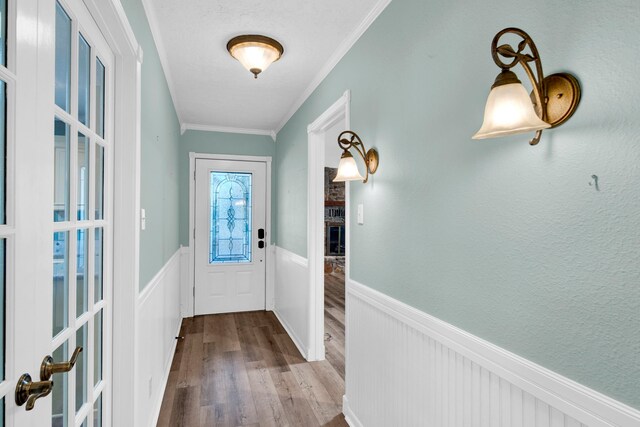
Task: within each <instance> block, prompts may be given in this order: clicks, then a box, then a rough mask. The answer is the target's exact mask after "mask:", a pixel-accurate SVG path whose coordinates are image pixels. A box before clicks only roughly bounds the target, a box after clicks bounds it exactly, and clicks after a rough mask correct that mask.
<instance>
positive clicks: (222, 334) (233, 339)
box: [203, 314, 240, 352]
mask: <svg viewBox="0 0 640 427" xmlns="http://www.w3.org/2000/svg"><path fill="white" fill-rule="evenodd" d="M204 326H205V327H204V337H203V340H204V342H205V343H208V342H216V343H218V344H219V346H218V348H219V350H220V351H222V352H225V351H238V350H240V340H239V339H238V330H237V328H236V321H235V316H234V315H233V314H216V315H212V316H205V319H204Z"/></svg>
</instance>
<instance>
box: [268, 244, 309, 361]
mask: <svg viewBox="0 0 640 427" xmlns="http://www.w3.org/2000/svg"><path fill="white" fill-rule="evenodd" d="M275 270H276V271H275V292H274V309H273V312H274V313H275V315H276V316H277V317H278V320H280V323H282V326H284V328H285V329H286V331H287V333H288V334H289V336H290V337H291V339H292V340H293V342H294V343H295V345H296V347H298V350H300V353H302V355H303V356H304V357H305V359H306V358H307V357H308V355H309V343H310V341H309V340H310V338H311V337H310V333H309V312H310V307H309V295H310V294H309V263H308V261H307V259H306V258H303V257H301V256H300V255H297V254H294V253H293V252H289V251H288V250H286V249H283V248H281V247H279V246H278V247H276V268H275Z"/></svg>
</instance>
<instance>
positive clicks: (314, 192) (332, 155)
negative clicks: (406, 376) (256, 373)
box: [307, 91, 350, 379]
mask: <svg viewBox="0 0 640 427" xmlns="http://www.w3.org/2000/svg"><path fill="white" fill-rule="evenodd" d="M349 103H350V92H349V91H347V92H345V93H344V95H343V96H342V97H340V99H338V100H337V101H336V102H335V103H334V104H333V105H332V106H331V107H329V109H328V110H327V111H325V112H324V113H323V114H322V115H320V117H318V119H316V120H315V121H314V122H313V123H312V124H311V125H309V127H308V129H307V130H308V133H309V147H308V149H309V159H308V167H309V169H308V174H309V218H308V224H309V234H308V244H309V247H308V256H309V275H310V277H309V283H310V285H311V292H310V295H311V297H310V298H311V300H310V305H309V306H310V322H309V325H310V331H309V332H310V334H309V335H310V337H311V342H310V348H309V360H324V359H326V360H327V361H328V362H329V363H330V364H331V365H332V366H333V367H334V368H335V370H336V371H337V372H338V373H339V374H340V376H342V378H343V379H344V374H345V373H344V366H345V336H346V333H345V332H346V331H345V316H344V313H345V288H346V286H345V284H346V278H348V277H349V221H348V218H349V183H348V182H347V183H334V182H333V179H334V178H335V175H336V173H337V167H338V162H339V160H340V156H341V154H342V150H341V149H340V147H339V146H338V142H337V138H338V135H339V134H340V133H341V132H342V131H344V130H346V129H349V127H350V117H349Z"/></svg>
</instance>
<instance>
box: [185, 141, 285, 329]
mask: <svg viewBox="0 0 640 427" xmlns="http://www.w3.org/2000/svg"><path fill="white" fill-rule="evenodd" d="M196 159H205V160H231V161H238V162H261V163H265V164H266V165H267V194H266V198H267V200H266V205H265V210H266V216H267V218H266V232H267V238H266V239H265V243H266V247H265V256H266V266H265V268H266V276H265V281H266V283H265V310H267V311H273V307H274V301H275V299H274V292H275V271H274V270H275V264H274V259H275V257H274V256H273V253H272V252H273V251H272V248H271V247H272V245H271V161H272V158H271V156H240V155H238V156H236V155H228V154H209V153H196V152H193V151H192V152H190V153H189V277H188V280H187V282H186V286H184V287H183V289H182V290H181V292H180V295H181V298H180V312H181V314H182V317H193V316H194V315H195V301H194V298H195V286H196V275H195V252H194V251H195V239H194V237H195V232H196V228H195V227H196V226H195V224H196V222H195V215H196V207H195V202H196V175H195V174H196Z"/></svg>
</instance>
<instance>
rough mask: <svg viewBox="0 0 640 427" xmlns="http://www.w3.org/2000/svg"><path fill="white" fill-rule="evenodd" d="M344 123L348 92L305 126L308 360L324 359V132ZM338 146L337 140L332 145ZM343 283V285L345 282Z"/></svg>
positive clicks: (347, 122) (347, 229)
mask: <svg viewBox="0 0 640 427" xmlns="http://www.w3.org/2000/svg"><path fill="white" fill-rule="evenodd" d="M340 120H344V121H345V126H346V128H347V129H350V128H351V91H349V90H347V91H345V92H344V94H343V95H342V96H341V97H340V98H339V99H338V100H337V101H336V102H334V103H333V105H332V106H331V107H329V108H328V109H327V110H326V111H325V112H324V113H322V114H321V115H320V116H319V117H318V118H317V119H316V120H314V121H313V123H311V124H310V125H309V126H307V134H308V169H307V171H308V172H307V174H308V176H307V185H308V191H307V194H308V195H309V196H308V200H307V202H308V208H307V209H308V210H307V257H308V260H309V337H310V338H309V355H308V358H307V360H309V361H313V360H324V358H325V348H324V164H325V158H324V155H325V131H326V130H327V129H329V128H331V127H332V126H333V125H335V124H336V123H337V122H338V121H340ZM335 143H336V144H337V143H338V142H337V141H336V142H335ZM344 195H345V204H344V205H345V218H346V221H345V235H346V236H345V253H346V257H345V281H348V278H349V271H350V270H349V266H350V262H349V257H350V254H351V251H350V248H351V243H350V226H349V204H350V203H349V182H345V193H344ZM345 283H346V282H345Z"/></svg>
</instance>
